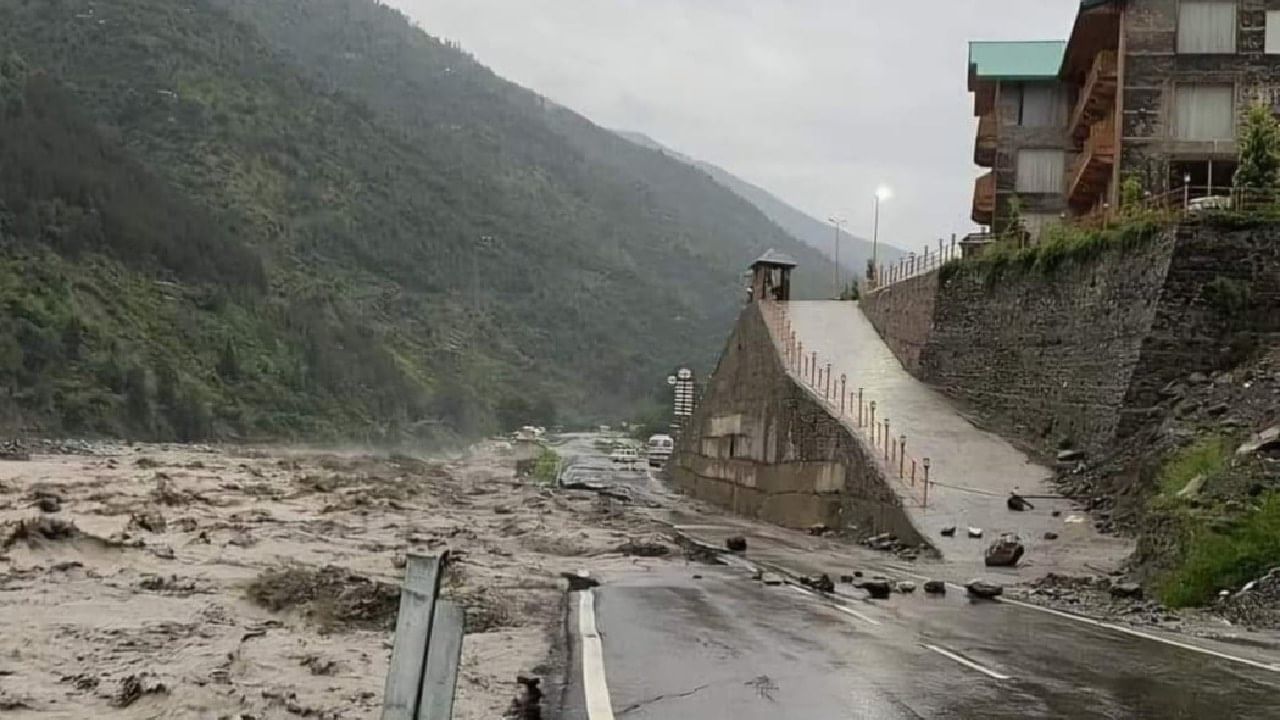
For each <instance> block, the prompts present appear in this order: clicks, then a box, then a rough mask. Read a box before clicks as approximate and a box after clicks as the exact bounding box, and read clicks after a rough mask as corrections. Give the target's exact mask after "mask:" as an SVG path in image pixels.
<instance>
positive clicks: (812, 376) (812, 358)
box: [809, 350, 818, 388]
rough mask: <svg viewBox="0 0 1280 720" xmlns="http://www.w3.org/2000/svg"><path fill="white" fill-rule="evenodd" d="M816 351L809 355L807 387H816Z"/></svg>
mask: <svg viewBox="0 0 1280 720" xmlns="http://www.w3.org/2000/svg"><path fill="white" fill-rule="evenodd" d="M817 378H818V351H817V350H814V351H813V352H811V353H810V354H809V385H810V386H811V387H814V388H816V387H818V380H817Z"/></svg>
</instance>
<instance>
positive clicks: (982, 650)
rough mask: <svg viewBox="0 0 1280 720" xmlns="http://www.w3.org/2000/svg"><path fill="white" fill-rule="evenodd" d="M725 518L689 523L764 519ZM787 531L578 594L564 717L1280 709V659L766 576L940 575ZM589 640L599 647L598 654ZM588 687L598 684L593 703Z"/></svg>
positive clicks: (765, 530) (630, 485)
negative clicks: (740, 553)
mask: <svg viewBox="0 0 1280 720" xmlns="http://www.w3.org/2000/svg"><path fill="white" fill-rule="evenodd" d="M582 446H583V444H582V443H579V448H581V447H582ZM588 454H589V453H588ZM592 462H597V460H595V459H593V460H592ZM602 477H606V478H608V479H609V481H610V482H612V483H613V484H614V485H616V486H617V487H621V488H626V489H628V491H630V492H632V493H634V494H636V495H637V496H644V495H652V496H653V497H658V496H659V494H661V493H662V489H661V487H660V485H659V484H658V483H657V482H656V481H655V480H654V479H653V478H652V477H650V476H649V475H648V474H646V473H637V472H613V473H610V472H606V473H604V474H602ZM672 516H673V518H674V519H677V520H678V519H679V517H678V516H679V513H673V514H672ZM702 520H703V522H706V521H707V519H706V518H705V517H703V518H702ZM720 520H721V521H723V523H724V524H723V526H719V525H704V526H701V527H700V528H686V532H687V534H689V535H701V536H702V537H703V538H704V539H708V540H716V539H718V535H717V532H720V531H724V532H741V531H742V530H743V528H744V527H745V528H750V527H751V526H752V525H753V523H750V522H749V521H745V520H742V519H739V518H729V517H727V516H726V517H723V518H720ZM677 526H678V525H677ZM783 536H787V537H790V533H789V531H783V530H781V529H776V528H771V527H770V526H759V528H758V532H756V533H755V534H752V535H751V540H750V542H751V549H750V550H749V552H748V554H747V557H746V558H744V559H732V560H731V561H730V562H731V563H732V564H731V565H728V566H713V565H705V564H686V565H682V564H681V563H679V562H673V563H672V564H671V565H670V568H669V569H668V570H666V571H663V572H659V573H643V574H636V575H634V576H628V577H620V578H610V579H609V580H608V582H606V583H605V584H604V585H603V586H602V587H600V588H597V589H596V590H594V591H591V592H590V593H589V595H590V597H589V598H588V599H587V606H588V607H589V615H590V616H593V617H589V618H588V620H589V621H590V622H589V623H588V627H584V626H583V622H582V620H583V619H582V615H583V613H582V607H583V606H582V605H581V600H582V599H581V597H580V596H575V602H574V603H572V604H571V605H572V606H573V608H574V613H573V616H572V617H571V618H570V622H569V627H570V628H571V629H572V632H571V633H570V646H571V648H572V653H571V662H572V665H571V668H570V670H569V673H568V675H569V678H570V685H569V687H568V689H567V694H566V706H565V708H564V713H563V715H562V717H565V718H569V719H571V720H605V719H606V718H607V717H610V716H612V717H619V718H703V719H706V720H721V719H726V720H728V719H732V720H753V719H754V718H872V719H879V718H974V719H975V720H976V719H980V718H997V719H998V718H1069V719H1075V718H1135V719H1136V718H1177V719H1182V718H1187V719H1190V718H1280V672H1278V671H1280V666H1275V665H1271V661H1273V660H1274V659H1275V658H1274V655H1271V654H1267V653H1239V656H1240V657H1243V658H1247V659H1246V661H1245V662H1237V661H1233V660H1231V659H1227V658H1224V657H1221V656H1217V655H1214V654H1212V653H1213V652H1214V651H1212V650H1209V651H1208V652H1199V651H1196V650H1193V649H1187V648H1183V647H1178V646H1176V645H1175V644H1170V642H1174V643H1177V642H1178V641H1177V640H1173V641H1169V640H1167V639H1166V641H1163V642H1162V641H1160V640H1159V639H1158V638H1157V637H1155V636H1154V635H1151V634H1148V633H1143V632H1137V631H1124V630H1123V629H1112V628H1108V627H1103V626H1099V625H1098V624H1090V623H1089V622H1088V621H1083V620H1080V619H1078V618H1072V617H1069V616H1061V615H1057V614H1053V613H1050V612H1045V611H1043V610H1038V609H1035V608H1031V607H1029V606H1023V605H1020V604H1017V603H1013V602H999V603H993V602H985V601H975V600H971V599H970V598H968V597H966V596H965V594H964V593H963V591H962V590H961V589H960V588H959V587H957V586H955V585H951V586H950V587H949V588H948V590H949V592H948V593H947V595H946V596H944V597H934V596H926V595H924V594H923V592H922V591H921V590H919V589H917V590H916V592H914V593H912V594H895V595H894V596H893V597H892V598H891V599H890V600H887V601H872V600H869V599H867V598H866V595H865V593H864V592H863V591H861V590H856V589H854V588H852V586H849V585H841V586H839V587H838V588H837V593H836V594H835V595H834V596H821V595H818V594H815V593H813V592H811V591H809V590H807V589H803V588H800V587H799V586H797V585H794V584H782V585H765V584H763V583H761V582H758V581H756V580H754V579H752V575H753V571H754V569H755V567H756V566H757V563H759V564H763V565H765V566H768V567H771V568H778V569H782V568H786V569H787V570H789V571H791V572H793V573H805V574H814V573H817V572H828V573H832V574H833V575H834V574H836V573H840V572H851V571H850V570H849V569H848V568H849V567H850V565H853V564H857V565H858V566H859V567H861V568H863V569H866V570H867V572H868V574H872V573H873V572H881V571H883V572H884V573H885V574H886V575H889V576H891V577H899V578H902V577H912V574H913V571H914V572H925V573H928V572H931V571H932V570H931V569H930V568H929V567H927V566H926V567H924V568H918V567H916V566H911V567H905V568H904V567H898V566H897V564H896V563H895V562H894V561H891V560H887V559H885V558H884V557H883V556H878V557H868V556H866V555H861V553H865V551H861V550H859V549H856V548H845V549H844V551H843V552H840V551H837V550H836V549H834V548H836V547H837V544H836V543H832V542H829V541H823V540H821V539H813V540H812V545H809V546H806V544H805V543H802V542H801V541H800V540H799V539H798V538H795V539H793V540H792V541H790V542H789V541H788V540H787V538H786V537H783ZM814 547H817V548H832V549H831V551H830V552H826V551H822V550H819V551H814V550H813V549H812V548H814ZM850 553H853V555H852V556H851V554H850ZM877 563H879V565H877ZM940 568H941V566H939V567H938V568H934V569H940ZM1143 635H1148V636H1146V637H1144V636H1143ZM1174 637H1176V636H1174ZM585 643H592V644H594V646H595V647H596V648H597V649H598V652H599V654H598V656H597V655H595V654H594V653H586V654H584V652H583V649H584V644H585ZM1233 654H1235V653H1233ZM589 677H590V678H593V681H592V682H591V683H584V681H585V680H586V679H587V678H589ZM585 684H595V685H597V689H596V691H595V692H594V694H595V695H596V696H597V697H595V700H596V702H597V703H598V704H597V709H596V711H595V712H590V711H589V710H588V701H587V698H588V695H587V690H586V688H585ZM600 688H603V693H604V697H603V698H601V697H599V694H600ZM600 707H604V708H607V714H606V713H605V712H601V711H600Z"/></svg>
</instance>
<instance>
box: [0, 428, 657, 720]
mask: <svg viewBox="0 0 1280 720" xmlns="http://www.w3.org/2000/svg"><path fill="white" fill-rule="evenodd" d="M512 468H513V463H512V461H511V460H510V459H509V458H506V457H504V456H503V455H502V454H501V452H499V451H497V450H492V449H489V448H479V449H477V450H476V451H473V452H472V453H471V454H470V455H469V456H467V457H466V458H463V459H458V460H452V461H447V462H446V461H422V460H416V459H409V458H403V457H400V458H395V457H392V458H385V457H374V456H365V455H354V454H341V455H340V454H324V453H316V452H306V451H289V450H244V449H213V448H200V447H186V446H136V447H126V446H103V447H100V448H95V452H94V454H85V455H42V454H38V453H36V454H33V455H32V456H31V457H30V459H29V460H11V461H0V627H2V628H4V631H3V632H2V633H0V713H3V714H4V716H5V717H15V718H20V717H40V718H87V717H100V718H197V717H198V718H242V717H243V718H247V717H253V718H259V719H263V718H295V717H313V718H376V717H378V715H379V712H380V709H381V700H382V688H383V682H384V678H385V676H386V669H387V662H388V659H389V657H390V653H391V637H392V630H393V627H394V624H395V616H396V609H397V607H398V596H399V582H400V579H401V577H402V574H403V567H404V558H405V555H406V553H409V552H417V553H437V552H441V551H444V550H448V551H449V552H450V554H451V556H452V558H453V563H454V564H453V566H452V567H451V569H450V571H449V573H448V575H447V576H446V578H445V581H444V590H443V592H444V593H445V594H446V595H449V596H452V597H454V598H457V599H458V600H460V601H461V602H463V603H464V604H465V605H466V608H467V633H468V634H467V637H466V642H465V645H464V650H463V667H462V675H461V678H460V680H459V685H458V693H459V701H458V706H457V709H456V714H455V716H456V717H458V718H464V719H465V718H470V719H479V718H485V719H486V720H488V719H492V718H500V717H502V716H503V715H504V714H505V713H507V712H508V711H509V710H510V709H511V708H512V700H513V699H514V698H517V697H524V696H525V695H526V693H527V686H526V685H522V684H521V683H519V682H518V681H517V677H518V676H521V675H524V676H542V677H549V676H550V677H554V676H555V675H556V674H557V672H558V669H557V668H556V667H555V665H556V662H557V661H558V657H557V653H556V652H555V651H554V645H555V642H556V638H557V636H558V635H557V633H558V631H559V630H560V628H561V627H562V620H563V619H562V615H561V613H562V609H563V603H564V587H563V580H561V578H560V574H561V573H562V572H565V571H577V570H579V569H583V568H587V569H591V570H593V571H596V572H604V573H608V572H609V571H610V568H611V567H614V568H621V567H627V568H632V569H634V567H635V565H636V564H642V563H659V562H669V560H664V559H661V558H653V559H648V558H646V559H638V558H633V557H624V556H623V555H622V554H620V553H619V552H617V548H618V547H619V545H620V544H622V543H624V542H625V541H627V540H629V539H630V538H632V537H635V536H639V535H643V534H645V533H648V532H650V531H651V528H650V527H648V526H647V525H645V523H646V522H647V521H644V520H641V519H637V518H635V517H631V516H629V514H628V513H622V512H618V511H617V510H616V508H610V507H607V503H603V504H602V500H601V499H600V498H599V497H597V496H595V495H593V494H591V493H584V492H569V491H558V492H553V491H552V490H550V489H547V488H541V487H537V486H534V485H531V484H529V483H527V482H521V481H519V480H517V479H516V478H515V476H514V472H513V470H512Z"/></svg>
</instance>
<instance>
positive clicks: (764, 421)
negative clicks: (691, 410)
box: [670, 304, 923, 544]
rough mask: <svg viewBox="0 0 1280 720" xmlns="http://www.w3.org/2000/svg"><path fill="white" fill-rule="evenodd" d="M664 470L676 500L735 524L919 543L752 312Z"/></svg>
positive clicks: (881, 480)
mask: <svg viewBox="0 0 1280 720" xmlns="http://www.w3.org/2000/svg"><path fill="white" fill-rule="evenodd" d="M670 467H671V476H672V479H673V480H674V481H675V483H676V485H677V486H678V487H680V488H681V489H682V490H683V491H684V492H686V493H688V494H690V495H692V496H694V497H696V498H699V499H702V500H707V501H710V502H712V503H715V504H717V505H720V506H722V507H725V508H729V509H731V510H733V511H734V512H735V513H738V514H740V515H744V516H747V517H751V518H756V519H759V520H763V521H766V522H771V523H774V524H777V525H782V526H785V527H792V528H807V527H811V526H813V525H816V524H823V525H826V526H828V527H832V528H848V527H853V526H856V527H857V528H858V529H859V530H863V531H871V532H877V533H878V532H892V533H894V534H895V535H897V536H898V537H899V538H900V539H902V540H903V541H905V542H908V543H913V544H919V543H922V542H923V540H922V539H921V538H920V536H919V534H918V532H917V531H916V530H915V528H914V527H913V526H912V524H911V522H910V520H908V518H907V515H906V511H905V510H904V509H903V508H902V506H901V502H900V500H899V499H898V497H897V495H896V494H895V493H894V491H893V490H892V489H891V488H890V487H889V486H888V484H887V483H886V481H885V475H884V470H883V469H882V467H881V464H880V463H879V462H878V460H877V459H876V458H875V455H874V453H872V452H871V451H870V449H869V448H867V446H866V445H865V444H864V441H862V440H861V439H860V438H859V437H857V436H856V435H855V434H854V433H852V432H851V431H850V430H849V429H848V428H847V427H845V425H844V424H843V423H841V422H839V421H838V420H836V419H835V418H834V417H832V416H831V414H830V413H828V412H827V410H826V409H825V408H824V407H823V406H822V404H821V403H820V402H819V401H818V400H817V399H816V398H815V397H814V396H813V395H812V393H811V391H810V390H808V389H807V388H805V387H803V386H802V385H800V384H799V383H797V382H795V381H794V380H793V379H792V377H791V376H790V375H789V374H788V373H787V372H786V371H785V369H784V367H783V364H782V361H781V359H780V357H779V355H778V353H777V352H776V350H775V349H774V345H773V341H772V339H771V338H770V335H769V330H768V327H767V326H766V324H765V321H764V318H763V316H762V314H761V312H760V308H759V306H758V305H755V304H752V305H748V306H747V307H746V309H745V310H744V311H743V312H742V315H741V316H740V317H739V320H738V323H737V325H736V327H735V328H734V331H733V334H732V336H731V337H730V338H729V342H728V344H727V346H726V347H725V350H724V353H723V354H722V355H721V357H720V363H719V365H718V366H717V368H716V371H715V373H714V374H713V375H712V377H711V379H710V382H709V383H708V386H707V389H706V392H705V393H704V394H703V397H702V400H701V402H700V404H699V407H698V409H697V412H696V415H695V416H694V417H693V418H692V419H691V422H690V424H689V426H688V427H687V428H686V430H685V431H684V432H683V433H682V435H681V437H680V440H679V442H678V445H677V448H676V452H675V455H674V456H673V458H672V462H671V466H670Z"/></svg>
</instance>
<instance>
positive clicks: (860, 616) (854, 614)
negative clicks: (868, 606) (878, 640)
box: [836, 605, 880, 626]
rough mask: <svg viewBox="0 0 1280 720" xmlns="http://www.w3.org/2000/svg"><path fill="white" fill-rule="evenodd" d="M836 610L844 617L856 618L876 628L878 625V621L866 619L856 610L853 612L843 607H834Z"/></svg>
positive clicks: (851, 609)
mask: <svg viewBox="0 0 1280 720" xmlns="http://www.w3.org/2000/svg"><path fill="white" fill-rule="evenodd" d="M836 609H837V610H839V611H840V612H842V613H845V614H846V615H852V616H854V617H856V618H858V619H859V620H861V621H862V622H865V623H869V624H871V625H876V626H879V625H880V621H879V620H876V619H874V618H871V617H867V616H866V615H863V614H862V613H860V612H858V611H857V610H854V609H853V608H848V607H845V606H844V605H836Z"/></svg>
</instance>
